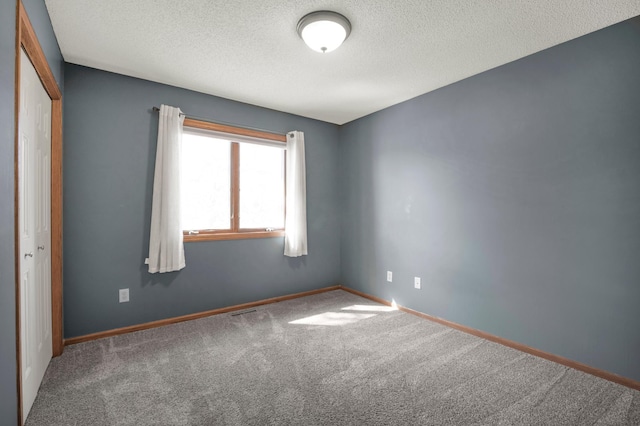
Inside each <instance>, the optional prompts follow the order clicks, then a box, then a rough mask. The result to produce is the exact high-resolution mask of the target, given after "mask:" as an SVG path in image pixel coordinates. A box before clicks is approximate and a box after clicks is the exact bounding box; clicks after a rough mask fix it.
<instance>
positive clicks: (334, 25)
mask: <svg viewBox="0 0 640 426" xmlns="http://www.w3.org/2000/svg"><path fill="white" fill-rule="evenodd" d="M350 33H351V23H350V22H349V20H348V19H347V18H345V17H344V16H342V15H340V14H339V13H336V12H330V11H327V10H320V11H317V12H311V13H309V14H308V15H305V16H303V17H302V19H300V21H299V22H298V34H299V35H300V37H301V38H302V39H303V40H304V42H305V43H306V44H307V46H309V47H310V48H311V49H313V50H315V51H316V52H320V53H327V52H331V51H332V50H336V49H337V48H338V47H340V45H341V44H342V42H343V41H345V40H346V39H347V37H349V34H350Z"/></svg>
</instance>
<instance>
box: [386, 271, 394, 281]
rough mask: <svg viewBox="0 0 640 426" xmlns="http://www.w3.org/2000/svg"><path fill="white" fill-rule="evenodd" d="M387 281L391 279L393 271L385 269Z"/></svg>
mask: <svg viewBox="0 0 640 426" xmlns="http://www.w3.org/2000/svg"><path fill="white" fill-rule="evenodd" d="M387 281H389V282H392V281H393V272H391V271H387Z"/></svg>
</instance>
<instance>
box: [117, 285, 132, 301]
mask: <svg viewBox="0 0 640 426" xmlns="http://www.w3.org/2000/svg"><path fill="white" fill-rule="evenodd" d="M118 295H119V296H120V303H124V302H128V301H129V289H128V288H121V289H120V290H118Z"/></svg>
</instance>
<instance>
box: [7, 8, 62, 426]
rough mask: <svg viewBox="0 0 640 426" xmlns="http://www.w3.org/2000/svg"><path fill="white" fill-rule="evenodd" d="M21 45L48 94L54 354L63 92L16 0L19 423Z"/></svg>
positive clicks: (58, 314)
mask: <svg viewBox="0 0 640 426" xmlns="http://www.w3.org/2000/svg"><path fill="white" fill-rule="evenodd" d="M20 49H24V51H25V53H26V55H27V57H28V58H29V60H30V61H31V63H32V64H33V67H34V68H35V70H36V73H37V74H38V77H39V78H40V81H41V82H42V86H43V87H44V89H45V91H46V92H47V94H48V95H49V97H50V98H51V338H52V345H53V348H52V349H53V356H59V355H61V354H62V351H63V349H64V341H63V330H62V92H61V91H60V88H59V87H58V83H57V82H56V79H55V77H54V75H53V72H52V71H51V68H50V67H49V63H48V62H47V58H46V56H45V54H44V51H43V50H42V47H41V46H40V42H39V41H38V37H37V36H36V33H35V31H34V29H33V26H32V25H31V21H30V20H29V16H27V12H26V10H25V8H24V5H23V4H22V1H20V0H18V1H17V2H16V56H15V83H14V86H15V100H14V108H15V113H14V130H15V136H14V203H15V204H14V212H15V217H14V221H15V225H14V227H15V233H14V234H15V241H14V245H15V271H16V272H15V287H16V357H17V369H16V370H17V380H16V381H17V392H18V425H22V423H23V422H24V420H25V419H23V418H22V361H21V360H22V353H21V342H20V332H21V329H20V326H21V324H20V315H21V312H20V257H19V256H20V253H19V250H18V249H19V247H20V242H19V236H20V229H19V224H18V214H19V206H20V205H19V193H18V189H19V186H18V185H19V180H18V178H19V171H20V170H19V163H18V153H19V151H18V147H19V135H18V131H19V115H20Z"/></svg>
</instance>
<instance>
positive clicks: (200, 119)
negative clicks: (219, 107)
mask: <svg viewBox="0 0 640 426" xmlns="http://www.w3.org/2000/svg"><path fill="white" fill-rule="evenodd" d="M151 110H152V111H154V112H159V111H160V108H158V107H157V106H154V107H153V108H151ZM180 115H181V116H183V117H186V118H190V119H192V120H199V121H206V122H207V123H213V124H222V125H225V126H233V127H241V128H243V129H249V130H257V131H258V132H266V133H273V134H274V135H286V134H287V133H280V132H274V131H273V130H265V129H260V128H258V127H249V126H245V125H241V124H236V123H229V122H227V121H214V120H211V119H209V118H202V117H195V116H192V115H187V114H185V113H184V112H181V113H180Z"/></svg>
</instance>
